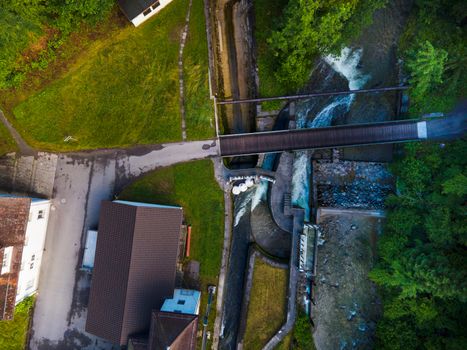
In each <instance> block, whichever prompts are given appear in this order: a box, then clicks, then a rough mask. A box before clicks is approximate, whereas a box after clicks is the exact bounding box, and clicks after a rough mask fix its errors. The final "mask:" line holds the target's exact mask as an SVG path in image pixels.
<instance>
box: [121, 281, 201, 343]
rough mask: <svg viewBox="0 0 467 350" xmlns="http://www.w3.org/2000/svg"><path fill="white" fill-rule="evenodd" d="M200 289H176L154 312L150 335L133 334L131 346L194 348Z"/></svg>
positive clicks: (130, 341)
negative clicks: (159, 308)
mask: <svg viewBox="0 0 467 350" xmlns="http://www.w3.org/2000/svg"><path fill="white" fill-rule="evenodd" d="M200 300H201V293H200V292H199V291H197V290H190V289H175V291H174V296H173V298H171V299H166V300H165V302H164V304H163V305H162V308H161V310H159V311H156V310H153V311H152V313H151V325H150V328H149V334H148V335H141V334H140V335H136V336H134V337H130V339H129V342H128V349H129V350H166V349H170V350H195V349H196V333H197V330H198V313H199V305H200Z"/></svg>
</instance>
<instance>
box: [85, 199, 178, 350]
mask: <svg viewBox="0 0 467 350" xmlns="http://www.w3.org/2000/svg"><path fill="white" fill-rule="evenodd" d="M182 219H183V213H182V208H180V207H170V206H163V205H155V204H147V203H136V202H126V201H114V202H110V201H103V202H102V206H101V212H100V218H99V228H98V235H97V245H96V254H95V258H94V269H93V277H92V283H91V292H90V297H89V306H88V315H87V320H86V331H87V332H89V333H92V334H94V335H96V336H98V337H101V338H104V339H107V340H109V341H111V342H113V343H116V344H119V345H126V344H127V342H128V338H129V336H130V335H133V334H140V333H145V332H147V331H148V329H149V327H150V323H151V312H152V310H154V309H156V310H159V309H160V307H161V306H162V304H163V302H164V300H165V299H166V298H170V297H172V293H173V290H174V287H175V273H176V263H177V255H178V247H179V237H180V229H181V225H182Z"/></svg>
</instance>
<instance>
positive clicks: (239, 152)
mask: <svg viewBox="0 0 467 350" xmlns="http://www.w3.org/2000/svg"><path fill="white" fill-rule="evenodd" d="M466 130H467V113H465V110H464V111H462V112H460V113H459V112H458V113H455V114H454V115H451V116H448V117H445V118H440V119H427V120H424V119H418V120H403V121H392V122H383V123H372V124H355V125H343V126H333V127H325V128H314V129H295V130H283V131H270V132H257V133H249V134H234V135H220V136H219V146H220V155H221V156H222V157H233V156H244V155H252V154H259V153H273V152H282V151H293V150H302V149H321V148H336V147H351V146H364V145H373V144H382V143H398V142H409V141H424V140H429V139H450V138H455V137H461V136H463V135H464V134H465V132H466Z"/></svg>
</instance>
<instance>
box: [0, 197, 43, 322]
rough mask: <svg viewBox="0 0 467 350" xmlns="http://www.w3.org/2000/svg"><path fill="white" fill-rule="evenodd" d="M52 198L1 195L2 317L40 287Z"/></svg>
mask: <svg viewBox="0 0 467 350" xmlns="http://www.w3.org/2000/svg"><path fill="white" fill-rule="evenodd" d="M49 213H50V201H49V200H45V199H38V198H28V197H19V196H13V195H0V259H1V261H2V267H1V271H0V319H2V320H9V319H12V318H13V315H14V310H15V305H16V304H18V303H19V302H21V301H22V300H23V299H25V298H26V297H28V296H31V295H33V294H34V293H35V292H36V291H37V287H38V284H39V273H40V266H41V261H42V254H43V251H44V244H45V237H46V233H47V224H48V218H49Z"/></svg>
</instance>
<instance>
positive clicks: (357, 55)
mask: <svg viewBox="0 0 467 350" xmlns="http://www.w3.org/2000/svg"><path fill="white" fill-rule="evenodd" d="M361 56H362V50H361V49H350V48H347V47H346V48H344V49H342V51H341V53H340V55H339V56H338V57H335V56H325V57H323V60H324V61H325V62H326V63H327V64H328V65H329V66H331V68H332V69H333V70H334V71H335V72H336V73H338V74H340V75H341V76H342V77H344V78H345V79H347V81H348V88H349V90H357V89H360V88H362V87H363V85H364V84H365V83H366V82H367V81H368V79H369V78H370V77H369V76H368V75H365V74H363V73H362V72H361V71H360V70H359V68H358V65H359V63H360V59H361ZM333 74H334V73H331V74H330V75H329V76H327V77H326V78H325V79H326V80H328V79H329V78H331V76H332V75H333ZM354 99H355V94H349V95H343V96H336V97H334V98H332V100H331V102H330V103H329V104H328V105H326V106H325V107H324V108H323V109H321V111H319V112H318V113H317V114H316V116H315V117H314V118H309V114H310V112H311V111H312V109H313V107H314V105H315V100H306V101H303V102H300V103H297V106H296V123H297V128H299V129H302V128H319V127H325V126H329V125H331V122H332V119H333V118H334V117H336V116H338V115H342V114H344V113H347V112H348V111H349V110H350V107H351V105H352V102H353V101H354ZM266 157H267V156H266ZM266 159H267V158H266ZM271 159H273V158H271ZM269 165H270V164H267V166H269ZM271 166H272V165H271ZM310 172H311V164H310V161H309V159H308V152H306V151H297V152H295V159H294V168H293V175H292V204H293V205H294V206H297V207H300V208H303V209H305V220H309V219H310V206H309V193H310V190H309V188H310V184H309V180H310ZM267 189H268V183H267V182H266V181H261V183H260V184H259V185H257V186H256V187H255V188H253V189H251V190H250V192H249V193H248V194H247V195H245V196H244V198H243V200H242V201H241V203H240V204H239V205H238V206H237V208H236V213H235V220H234V226H237V225H238V223H239V222H240V219H241V218H242V216H243V215H244V214H245V212H246V210H247V208H248V203H249V202H250V201H252V203H251V207H250V208H251V211H253V210H254V209H255V208H256V206H257V205H258V204H259V203H260V202H261V201H265V200H266V194H267Z"/></svg>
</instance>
